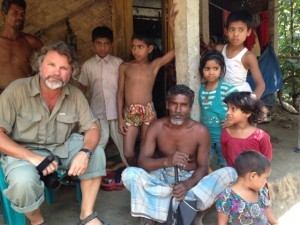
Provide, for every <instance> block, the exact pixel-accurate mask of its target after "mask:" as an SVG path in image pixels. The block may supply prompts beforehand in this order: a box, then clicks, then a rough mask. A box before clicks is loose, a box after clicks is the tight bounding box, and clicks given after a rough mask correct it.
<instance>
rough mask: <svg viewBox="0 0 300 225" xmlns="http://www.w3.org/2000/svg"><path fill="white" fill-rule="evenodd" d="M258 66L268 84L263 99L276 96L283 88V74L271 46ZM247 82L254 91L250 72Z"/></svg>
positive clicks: (262, 56)
mask: <svg viewBox="0 0 300 225" xmlns="http://www.w3.org/2000/svg"><path fill="white" fill-rule="evenodd" d="M258 66H259V69H260V71H261V73H262V76H263V79H264V81H265V84H266V89H265V91H264V93H263V94H262V96H261V97H262V98H263V97H265V96H267V95H270V94H274V93H275V92H277V91H278V90H279V89H281V88H282V73H281V70H280V66H279V62H278V59H277V56H276V54H275V52H274V49H273V48H272V46H271V45H267V47H266V49H265V50H264V52H263V54H262V55H261V56H260V57H259V59H258ZM247 82H248V83H249V84H250V86H251V88H252V90H254V89H255V83H254V81H253V79H252V76H251V72H250V71H249V72H248V76H247Z"/></svg>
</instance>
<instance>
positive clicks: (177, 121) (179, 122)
mask: <svg viewBox="0 0 300 225" xmlns="http://www.w3.org/2000/svg"><path fill="white" fill-rule="evenodd" d="M183 122H184V120H183V119H174V118H171V123H172V124H173V125H182V124H183Z"/></svg>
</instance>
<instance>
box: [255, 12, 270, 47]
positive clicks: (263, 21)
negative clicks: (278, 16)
mask: <svg viewBox="0 0 300 225" xmlns="http://www.w3.org/2000/svg"><path fill="white" fill-rule="evenodd" d="M268 23H269V13H268V10H266V11H263V12H261V14H260V25H259V27H258V28H257V35H258V39H259V42H260V48H261V49H264V48H265V47H266V46H267V45H268V44H269V24H268Z"/></svg>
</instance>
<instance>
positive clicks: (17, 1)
mask: <svg viewBox="0 0 300 225" xmlns="http://www.w3.org/2000/svg"><path fill="white" fill-rule="evenodd" d="M12 4H14V5H18V6H20V7H21V8H22V9H24V11H25V10H26V2H25V1H24V0H3V2H2V5H1V11H2V12H4V14H7V13H8V11H9V9H10V7H11V5H12Z"/></svg>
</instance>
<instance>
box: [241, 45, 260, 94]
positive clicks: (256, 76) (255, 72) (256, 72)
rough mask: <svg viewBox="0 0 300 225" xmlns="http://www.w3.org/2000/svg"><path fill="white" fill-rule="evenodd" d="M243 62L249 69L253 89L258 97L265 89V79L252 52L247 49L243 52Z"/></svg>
mask: <svg viewBox="0 0 300 225" xmlns="http://www.w3.org/2000/svg"><path fill="white" fill-rule="evenodd" d="M244 62H245V64H246V65H247V66H248V68H249V69H250V71H251V74H252V78H253V81H254V83H255V90H254V91H253V92H254V93H255V94H256V96H257V97H258V98H260V97H261V96H262V94H263V92H264V90H265V81H264V79H263V77H262V75H261V72H260V69H259V66H258V62H257V58H256V56H255V55H254V53H252V52H250V51H248V52H247V53H246V54H245V61H244Z"/></svg>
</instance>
